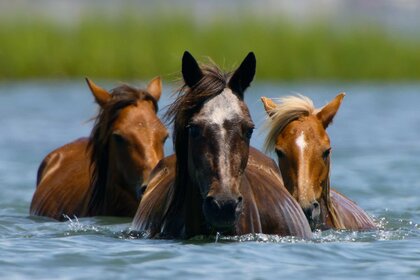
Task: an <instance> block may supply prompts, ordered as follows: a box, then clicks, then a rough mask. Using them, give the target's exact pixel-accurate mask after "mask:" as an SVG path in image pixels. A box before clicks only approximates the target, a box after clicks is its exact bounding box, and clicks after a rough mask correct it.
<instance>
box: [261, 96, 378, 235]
mask: <svg viewBox="0 0 420 280" xmlns="http://www.w3.org/2000/svg"><path fill="white" fill-rule="evenodd" d="M343 97H344V94H339V95H338V96H337V97H336V98H335V99H334V100H333V101H332V102H330V103H329V104H327V105H326V106H324V107H323V108H321V109H315V108H314V106H313V103H312V101H311V100H309V99H308V98H307V97H303V96H300V97H294V96H291V97H285V98H282V99H281V103H280V104H276V103H275V102H273V101H272V100H271V99H268V98H264V97H263V98H262V101H263V103H264V107H265V109H266V111H267V113H268V115H269V118H268V125H267V127H268V129H269V132H268V136H267V139H266V150H267V151H272V150H274V151H275V152H276V154H277V157H278V163H279V167H280V170H281V175H282V177H283V180H284V183H285V186H286V188H287V189H288V191H289V192H290V193H291V194H292V195H293V197H294V198H295V199H296V200H297V201H298V202H299V204H300V205H301V207H302V209H303V211H304V212H305V215H306V217H307V219H308V221H309V223H310V225H311V228H312V229H328V228H336V229H351V230H363V229H372V228H375V224H374V222H373V220H372V219H371V218H370V217H369V215H368V214H367V213H366V212H365V211H363V209H361V208H360V207H359V206H357V205H356V204H355V203H354V202H353V201H351V200H350V199H348V198H347V197H345V196H344V195H342V194H340V193H338V192H337V191H335V190H333V189H330V178H329V174H330V153H331V145H330V140H329V137H328V135H327V133H326V128H327V127H328V125H329V124H330V123H331V122H332V120H333V118H334V116H335V114H336V112H337V111H338V109H339V106H340V104H341V101H342V99H343Z"/></svg>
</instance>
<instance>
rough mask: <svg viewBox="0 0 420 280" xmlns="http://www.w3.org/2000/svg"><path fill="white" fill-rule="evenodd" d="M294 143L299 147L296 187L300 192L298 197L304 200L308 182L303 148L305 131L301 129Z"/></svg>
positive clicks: (305, 143) (306, 144)
mask: <svg viewBox="0 0 420 280" xmlns="http://www.w3.org/2000/svg"><path fill="white" fill-rule="evenodd" d="M296 145H297V146H298V148H299V165H298V166H299V167H298V185H299V186H298V188H299V193H300V198H301V199H302V200H306V197H307V195H308V194H307V192H306V185H307V184H308V174H309V173H308V172H309V171H308V166H307V164H306V163H305V150H306V147H307V146H308V143H307V142H306V138H305V133H304V132H303V131H302V132H301V133H300V135H299V137H298V138H296Z"/></svg>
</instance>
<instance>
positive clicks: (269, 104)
mask: <svg viewBox="0 0 420 280" xmlns="http://www.w3.org/2000/svg"><path fill="white" fill-rule="evenodd" d="M261 102H262V103H263V104H264V109H265V111H266V112H267V114H268V116H269V117H271V116H273V114H274V109H276V107H277V105H276V103H274V101H273V100H272V99H270V98H267V97H264V96H263V97H261Z"/></svg>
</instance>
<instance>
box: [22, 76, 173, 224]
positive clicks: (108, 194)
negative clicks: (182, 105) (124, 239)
mask: <svg viewBox="0 0 420 280" xmlns="http://www.w3.org/2000/svg"><path fill="white" fill-rule="evenodd" d="M86 80H87V83H88V85H89V88H90V90H91V92H92V94H93V96H94V97H95V100H96V102H97V103H98V104H99V105H100V111H99V114H98V116H97V118H96V121H95V125H94V128H93V130H92V133H91V135H90V137H89V138H81V139H78V140H76V141H74V142H71V143H69V144H67V145H64V146H62V147H60V148H58V149H56V150H54V151H53V152H51V153H50V154H49V155H47V156H46V157H45V159H44V160H43V161H42V163H41V165H40V167H39V170H38V178H37V188H36V191H35V194H34V196H33V199H32V203H31V208H30V213H31V214H32V215H38V216H47V217H51V218H54V219H57V220H63V215H68V216H70V217H73V216H77V217H84V216H96V215H106V216H122V217H133V216H134V214H135V212H136V210H137V207H138V204H139V201H140V196H141V187H142V186H143V185H144V184H145V183H146V181H147V179H148V177H149V174H150V172H151V170H152V169H153V168H154V167H155V165H156V164H157V163H158V161H159V160H160V159H162V158H163V156H164V154H163V145H164V142H165V139H166V138H167V135H168V132H167V130H166V128H165V126H164V125H163V124H162V123H161V121H160V120H159V118H158V117H157V115H156V113H157V110H158V107H157V102H158V100H159V98H160V95H161V89H162V83H161V80H160V78H155V79H153V80H152V81H151V82H150V83H149V85H148V87H147V90H141V89H136V88H133V87H130V86H127V85H122V86H119V87H117V88H115V89H113V90H112V91H111V92H110V93H109V92H108V91H106V90H105V89H103V88H100V87H98V86H97V85H95V84H94V83H93V82H92V81H90V80H89V79H86Z"/></svg>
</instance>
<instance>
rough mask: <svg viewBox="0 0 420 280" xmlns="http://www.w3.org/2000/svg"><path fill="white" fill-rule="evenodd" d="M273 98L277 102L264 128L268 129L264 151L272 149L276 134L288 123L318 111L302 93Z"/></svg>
mask: <svg viewBox="0 0 420 280" xmlns="http://www.w3.org/2000/svg"><path fill="white" fill-rule="evenodd" d="M275 100H276V101H277V100H278V101H279V102H277V106H276V107H275V108H273V109H271V110H270V112H269V114H270V116H269V117H268V121H267V122H266V129H267V130H268V134H267V138H266V139H265V143H264V149H265V151H266V152H268V151H272V150H274V148H275V145H276V140H277V136H278V135H279V134H280V133H281V132H282V131H283V129H284V128H285V127H286V126H287V125H288V124H289V123H291V122H292V121H294V120H297V119H299V118H300V117H302V116H309V115H313V114H316V113H317V112H318V111H319V110H318V109H315V107H314V104H313V102H312V100H311V99H309V98H308V97H306V96H303V95H298V96H286V97H282V98H278V99H275Z"/></svg>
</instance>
